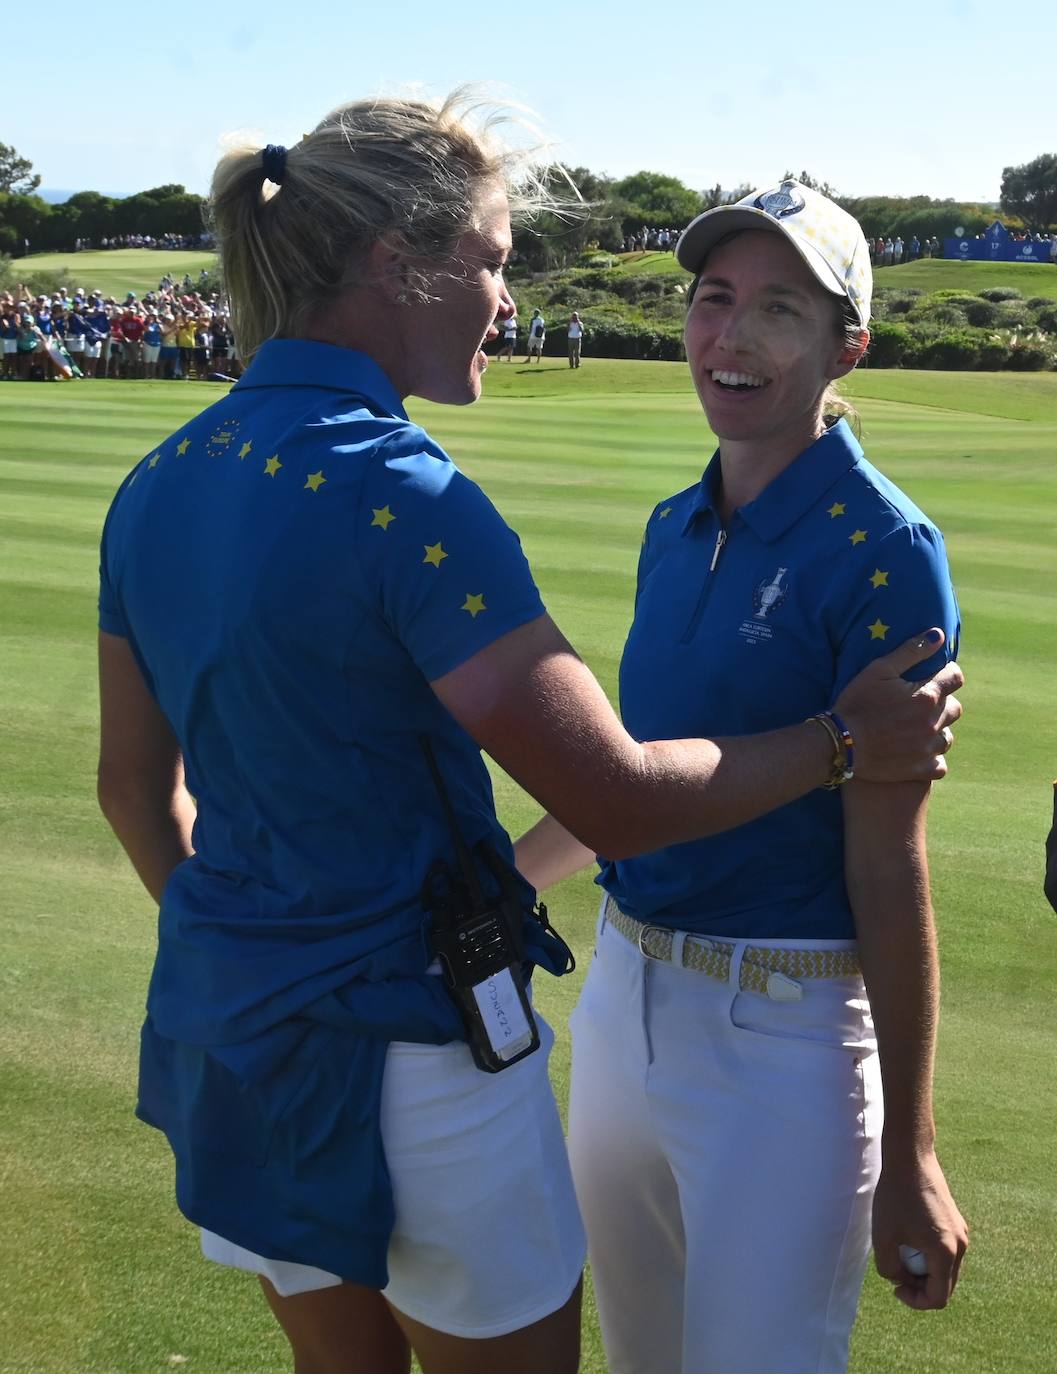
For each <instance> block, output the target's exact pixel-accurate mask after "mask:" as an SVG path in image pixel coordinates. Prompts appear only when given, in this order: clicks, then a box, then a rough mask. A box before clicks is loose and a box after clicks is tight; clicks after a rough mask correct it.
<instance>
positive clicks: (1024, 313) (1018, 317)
mask: <svg viewBox="0 0 1057 1374" xmlns="http://www.w3.org/2000/svg"><path fill="white" fill-rule="evenodd" d="M1029 321H1030V312H1029V311H1028V307H1027V304H1026V302H1025V301H1023V300H1019V301H1014V300H1009V301H999V302H997V304H996V305H995V324H997V325H998V327H999V328H1000V329H1019V328H1020V327H1021V326H1023V325H1025V324H1028V323H1029Z"/></svg>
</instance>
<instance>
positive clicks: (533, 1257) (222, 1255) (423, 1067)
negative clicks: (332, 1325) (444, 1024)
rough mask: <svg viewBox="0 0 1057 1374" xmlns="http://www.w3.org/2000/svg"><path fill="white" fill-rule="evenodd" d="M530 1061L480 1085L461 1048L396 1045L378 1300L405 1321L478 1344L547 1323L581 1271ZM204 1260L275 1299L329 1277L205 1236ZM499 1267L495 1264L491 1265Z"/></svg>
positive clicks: (387, 1113) (537, 1065)
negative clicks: (385, 1276)
mask: <svg viewBox="0 0 1057 1374" xmlns="http://www.w3.org/2000/svg"><path fill="white" fill-rule="evenodd" d="M537 1020H538V1021H539V1028H540V1041H541V1044H540V1048H539V1050H538V1051H537V1052H536V1053H535V1054H530V1055H529V1056H528V1058H527V1059H523V1060H522V1061H521V1062H520V1063H519V1064H515V1065H514V1066H513V1067H512V1068H509V1069H504V1070H503V1071H502V1072H501V1073H498V1074H489V1073H483V1072H482V1071H481V1070H480V1069H478V1068H477V1066H476V1065H475V1064H474V1062H473V1059H472V1058H471V1057H470V1051H469V1050H468V1049H467V1047H466V1046H465V1045H463V1044H453V1045H410V1044H404V1043H399V1044H393V1045H391V1046H390V1048H389V1055H388V1058H387V1059H386V1066H385V1080H384V1083H383V1087H382V1139H383V1141H384V1144H385V1157H386V1163H387V1164H388V1167H389V1173H390V1177H391V1179H392V1185H393V1196H394V1200H395V1203H396V1226H395V1229H394V1231H393V1236H392V1240H391V1241H390V1245H389V1256H388V1264H389V1286H388V1287H387V1288H386V1289H385V1296H386V1298H387V1299H388V1300H389V1301H390V1302H391V1303H392V1305H393V1306H394V1307H395V1308H396V1309H397V1310H398V1311H400V1312H403V1313H405V1314H406V1315H407V1316H409V1317H411V1318H412V1320H414V1321H417V1322H421V1323H422V1324H423V1325H425V1326H429V1327H432V1328H433V1329H434V1330H436V1331H443V1332H446V1333H447V1334H449V1335H453V1336H466V1337H472V1338H475V1339H479V1340H480V1339H484V1338H487V1337H490V1336H503V1335H506V1334H507V1333H508V1332H511V1331H517V1330H520V1329H521V1328H522V1327H525V1326H530V1325H531V1324H532V1323H533V1322H537V1321H540V1320H542V1318H543V1317H546V1316H549V1315H550V1314H551V1313H552V1312H556V1311H557V1310H558V1309H559V1308H560V1307H562V1306H564V1304H565V1303H566V1302H567V1301H568V1299H569V1297H570V1296H571V1295H572V1292H573V1290H574V1289H575V1287H576V1285H577V1283H578V1282H579V1279H580V1275H581V1273H582V1271H583V1266H584V1259H585V1251H586V1242H585V1239H584V1232H583V1226H582V1223H581V1221H580V1214H579V1212H578V1210H577V1207H576V1196H575V1193H574V1191H573V1184H572V1177H571V1175H570V1171H569V1161H568V1155H567V1153H566V1149H565V1141H564V1138H563V1136H562V1127H561V1120H560V1118H559V1116H558V1109H557V1106H556V1105H555V1101H554V1094H553V1092H552V1091H551V1086H550V1080H549V1078H548V1076H547V1060H548V1057H549V1055H550V1050H551V1047H552V1045H553V1044H554V1033H553V1031H552V1030H551V1029H550V1027H549V1026H548V1025H547V1024H546V1023H545V1022H544V1021H543V1020H542V1018H541V1017H540V1016H539V1014H538V1013H537ZM202 1252H203V1254H204V1255H205V1256H206V1258H207V1259H211V1260H215V1261H216V1262H217V1263H219V1264H227V1265H231V1266H233V1267H234V1268H236V1269H248V1270H249V1271H250V1272H251V1273H255V1274H261V1275H264V1276H265V1277H266V1278H268V1279H269V1280H270V1281H271V1282H272V1284H274V1286H275V1288H276V1290H277V1291H278V1292H279V1293H280V1294H282V1296H283V1297H289V1296H291V1295H292V1294H295V1293H306V1292H310V1291H312V1290H314V1289H317V1288H331V1287H335V1286H337V1285H338V1284H340V1283H341V1279H340V1278H338V1277H337V1275H335V1274H329V1273H327V1272H326V1271H324V1270H322V1269H313V1268H312V1267H310V1266H309V1265H304V1264H290V1263H287V1262H285V1261H278V1260H269V1259H264V1258H263V1257H262V1256H260V1255H255V1254H253V1253H251V1252H250V1251H249V1250H244V1249H243V1248H242V1247H241V1246H238V1245H233V1244H232V1243H231V1242H230V1241H227V1240H224V1239H222V1238H221V1237H220V1236H217V1235H214V1234H213V1232H211V1231H203V1232H202ZM500 1254H501V1256H502V1262H501V1263H499V1262H497V1257H498V1256H499V1255H500Z"/></svg>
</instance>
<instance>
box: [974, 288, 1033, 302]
mask: <svg viewBox="0 0 1057 1374" xmlns="http://www.w3.org/2000/svg"><path fill="white" fill-rule="evenodd" d="M977 295H979V296H982V297H983V298H984V300H985V301H1022V300H1023V299H1024V297H1023V295H1022V294H1021V293H1020V292H1019V291H1018V290H1017V289H1016V287H1015V286H985V287H984V289H983V290H982V291H979V292H977Z"/></svg>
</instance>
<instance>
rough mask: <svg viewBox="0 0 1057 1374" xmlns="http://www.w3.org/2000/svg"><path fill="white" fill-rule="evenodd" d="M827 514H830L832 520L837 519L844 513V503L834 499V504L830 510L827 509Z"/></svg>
mask: <svg viewBox="0 0 1057 1374" xmlns="http://www.w3.org/2000/svg"><path fill="white" fill-rule="evenodd" d="M826 514H827V515H828V516H829V518H830V519H831V520H836V518H837V516H838V515H843V514H844V506H843V503H842V502H840V501H834V503H833V505H832V506H830V508H829V510H828V511H826Z"/></svg>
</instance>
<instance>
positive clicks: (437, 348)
mask: <svg viewBox="0 0 1057 1374" xmlns="http://www.w3.org/2000/svg"><path fill="white" fill-rule="evenodd" d="M510 249H511V234H510V208H509V205H508V204H507V198H506V194H505V192H504V191H502V190H500V189H498V188H495V187H492V188H490V189H489V190H488V191H486V192H485V194H484V195H483V196H482V197H481V199H480V202H479V205H478V212H477V217H476V225H475V227H474V228H473V229H471V230H469V231H468V232H467V233H465V234H463V235H462V237H461V238H460V239H459V241H458V243H457V244H456V246H455V250H454V252H453V253H452V255H451V257H450V258H449V259H448V260H447V261H446V262H444V263H442V264H440V265H439V266H438V265H437V264H436V263H430V264H423V267H422V270H423V271H424V272H425V274H426V276H427V278H428V281H429V285H428V288H427V289H428V291H429V296H430V299H429V300H428V301H426V302H423V303H418V302H414V301H412V302H409V303H408V304H406V305H404V306H401V307H399V308H400V310H401V313H402V318H401V331H400V332H401V336H402V338H401V343H402V350H403V360H404V364H405V368H406V371H405V385H406V387H407V394H409V395H412V394H413V395H415V396H421V397H423V398H424V399H425V400H429V401H438V402H440V403H441V404H442V405H469V404H470V403H471V402H473V401H476V400H477V398H478V396H480V394H481V375H482V373H483V372H484V371H485V369H486V368H487V366H488V360H487V358H486V357H485V355H484V351H483V349H484V345H485V344H486V343H488V342H490V341H491V340H492V339H495V338H497V337H498V334H499V330H498V329H497V328H496V321H497V320H505V319H507V318H508V317H509V316H510V315H513V314H514V313H515V309H514V302H513V300H512V299H511V298H510V294H509V292H508V291H507V288H506V283H505V282H504V280H503V268H504V266H505V264H506V260H507V258H508V257H509V255H510Z"/></svg>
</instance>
